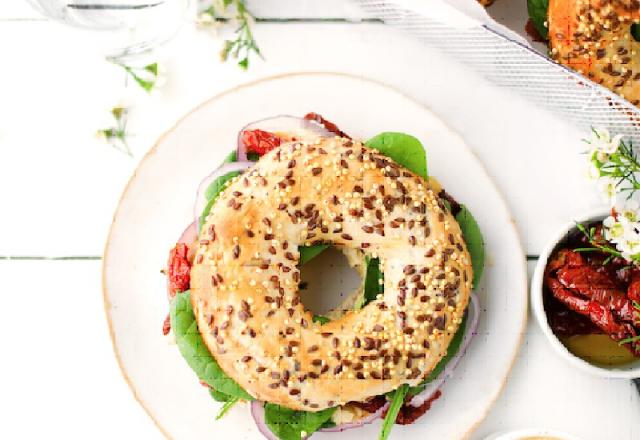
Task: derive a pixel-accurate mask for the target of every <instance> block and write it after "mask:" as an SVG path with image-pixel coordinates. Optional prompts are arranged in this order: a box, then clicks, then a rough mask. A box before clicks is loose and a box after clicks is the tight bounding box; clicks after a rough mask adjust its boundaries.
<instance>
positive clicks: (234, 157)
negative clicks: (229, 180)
mask: <svg viewBox="0 0 640 440" xmlns="http://www.w3.org/2000/svg"><path fill="white" fill-rule="evenodd" d="M237 161H238V153H237V152H236V150H233V151H231V152H230V153H229V154H228V155H227V157H225V158H224V160H223V161H222V163H233V162H237Z"/></svg>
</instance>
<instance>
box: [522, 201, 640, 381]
mask: <svg viewBox="0 0 640 440" xmlns="http://www.w3.org/2000/svg"><path fill="white" fill-rule="evenodd" d="M610 214H611V213H610V212H609V211H604V210H600V211H597V212H591V213H588V214H587V215H582V216H579V217H577V218H575V219H572V220H571V221H569V222H567V223H566V224H565V225H563V226H562V227H561V228H559V230H558V232H557V233H556V234H554V235H553V237H552V238H551V240H550V241H549V243H548V244H547V246H545V248H544V249H543V251H542V253H541V254H540V257H539V259H538V262H537V264H536V268H535V272H534V274H533V278H532V281H531V304H532V310H533V314H534V316H535V318H536V321H537V322H538V325H539V326H540V328H541V330H542V333H543V334H544V335H545V337H546V339H547V341H549V343H550V344H551V346H552V347H553V348H554V350H555V352H556V353H558V355H559V356H560V357H562V358H564V359H565V360H567V361H568V362H569V363H571V365H573V366H575V367H577V368H579V369H581V370H583V371H586V372H589V373H591V374H595V375H598V376H601V377H610V378H627V379H631V378H638V377H640V337H638V335H640V301H639V300H638V299H636V296H635V295H640V267H639V266H635V265H634V264H632V263H630V262H627V261H626V260H624V259H623V258H620V257H617V256H615V255H611V254H608V253H607V252H606V251H602V250H601V249H599V248H598V246H600V245H603V246H604V245H606V243H607V242H606V240H605V238H604V236H603V234H602V233H601V225H602V221H603V220H604V219H605V218H606V217H608V216H609V215H610ZM585 231H586V232H587V234H588V235H590V237H586V236H585ZM634 281H635V282H637V283H638V285H637V286H636V285H635V284H634ZM636 287H637V289H638V290H637V291H636V290H635V289H636ZM636 292H637V293H636ZM572 338H573V339H572ZM576 341H578V342H579V344H578V343H577V342H576ZM606 350H611V351H610V352H609V351H606ZM609 353H610V354H609ZM605 358H606V359H605ZM603 360H610V362H606V361H603Z"/></svg>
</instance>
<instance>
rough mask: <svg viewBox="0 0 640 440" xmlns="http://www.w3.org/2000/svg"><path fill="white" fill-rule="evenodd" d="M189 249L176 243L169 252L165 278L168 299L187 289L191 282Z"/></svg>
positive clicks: (182, 244)
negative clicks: (167, 280)
mask: <svg viewBox="0 0 640 440" xmlns="http://www.w3.org/2000/svg"><path fill="white" fill-rule="evenodd" d="M188 254H189V247H188V246H187V245H186V244H184V243H178V244H176V246H175V247H174V248H173V249H171V252H169V264H168V267H167V277H168V278H169V297H170V298H173V297H174V296H176V293H178V292H184V291H185V290H188V289H189V283H190V281H191V275H190V272H191V263H190V262H189V257H188Z"/></svg>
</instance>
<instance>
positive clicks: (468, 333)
mask: <svg viewBox="0 0 640 440" xmlns="http://www.w3.org/2000/svg"><path fill="white" fill-rule="evenodd" d="M467 313H468V315H467V325H466V327H465V329H464V335H463V337H462V342H461V343H460V349H459V350H458V352H457V353H456V355H455V356H454V357H452V358H451V360H449V362H448V363H447V365H446V366H445V367H444V370H442V372H441V373H440V374H439V375H438V377H436V378H435V379H434V380H432V381H431V382H429V383H428V384H427V386H426V388H425V389H424V390H423V391H422V392H421V393H420V394H416V395H415V396H413V399H411V402H409V404H410V405H411V406H413V407H418V406H421V405H422V404H423V403H424V402H425V401H426V400H428V399H429V397H430V396H431V395H433V393H435V392H436V391H438V390H439V389H440V388H441V387H442V385H443V384H444V382H445V381H446V380H447V379H448V378H449V377H451V375H452V374H453V372H454V370H455V368H456V365H458V363H459V362H460V359H462V356H464V353H465V351H466V350H467V348H468V347H469V343H470V342H471V339H472V338H473V336H474V335H475V334H476V330H477V329H478V318H479V316H480V303H479V301H478V297H477V296H476V294H475V293H472V294H471V301H470V302H469V308H468V309H467Z"/></svg>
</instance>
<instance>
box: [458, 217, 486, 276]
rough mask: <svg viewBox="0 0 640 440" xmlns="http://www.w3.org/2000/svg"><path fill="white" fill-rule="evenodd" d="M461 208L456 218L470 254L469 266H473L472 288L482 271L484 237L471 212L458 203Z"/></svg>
mask: <svg viewBox="0 0 640 440" xmlns="http://www.w3.org/2000/svg"><path fill="white" fill-rule="evenodd" d="M460 207H461V209H460V212H459V213H458V215H456V220H457V221H458V224H459V225H460V229H461V230H462V237H463V238H464V242H465V243H466V244H467V249H469V254H470V255H471V266H472V267H473V288H474V289H475V288H476V287H478V283H480V279H481V278H482V272H483V271H484V238H483V237H482V231H480V227H479V226H478V223H477V222H476V219H474V218H473V216H472V215H471V212H470V211H469V210H468V209H467V207H466V206H464V205H460Z"/></svg>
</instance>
